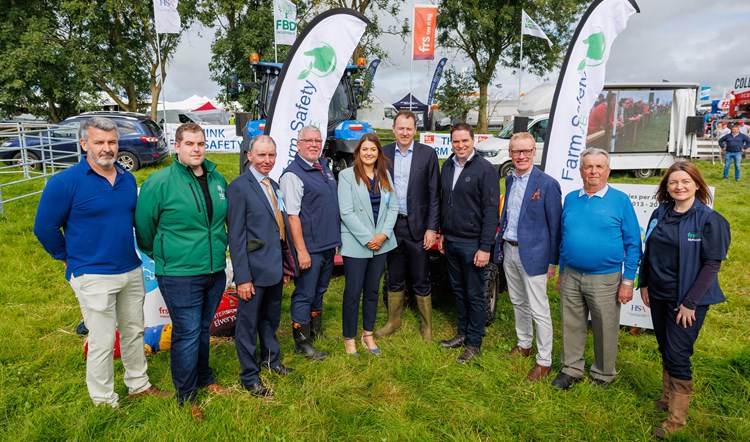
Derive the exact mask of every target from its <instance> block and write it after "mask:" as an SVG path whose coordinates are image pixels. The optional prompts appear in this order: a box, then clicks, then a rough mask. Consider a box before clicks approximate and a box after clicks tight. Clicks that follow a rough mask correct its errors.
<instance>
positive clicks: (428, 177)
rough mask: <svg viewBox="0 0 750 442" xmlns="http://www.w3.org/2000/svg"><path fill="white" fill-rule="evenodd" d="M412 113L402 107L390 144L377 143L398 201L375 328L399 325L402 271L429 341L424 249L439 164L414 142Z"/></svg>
mask: <svg viewBox="0 0 750 442" xmlns="http://www.w3.org/2000/svg"><path fill="white" fill-rule="evenodd" d="M416 131H417V117H416V116H415V115H414V113H413V112H412V111H409V110H402V111H399V113H398V114H396V118H394V120H393V134H394V135H395V136H396V142H395V143H391V144H388V145H386V146H383V153H384V154H385V156H386V157H388V159H389V160H390V162H389V166H388V170H389V171H390V172H391V176H392V177H393V186H394V191H395V194H396V202H397V203H398V219H397V220H396V225H395V226H394V228H393V232H394V233H395V235H396V241H397V244H398V246H397V247H396V248H395V249H394V250H391V251H390V252H389V253H388V278H387V281H386V285H387V287H388V323H387V324H386V325H385V326H384V327H383V328H381V329H380V330H378V331H377V332H376V334H377V335H379V336H389V335H391V334H392V333H393V332H395V331H396V330H397V329H398V328H399V327H401V313H402V310H403V303H404V289H405V288H406V279H407V274H408V275H409V279H410V280H411V288H412V292H413V293H414V295H416V298H417V306H418V307H419V314H420V316H421V317H422V337H423V338H424V339H425V340H427V341H431V340H432V296H431V291H432V284H431V283H430V275H429V270H428V268H429V256H428V254H427V251H428V250H429V249H430V248H431V247H432V246H433V245H434V244H435V241H436V236H437V229H438V226H439V224H440V167H439V165H438V157H437V154H436V153H435V149H433V148H432V147H430V146H426V145H424V144H421V143H417V142H415V141H414V134H415V133H416Z"/></svg>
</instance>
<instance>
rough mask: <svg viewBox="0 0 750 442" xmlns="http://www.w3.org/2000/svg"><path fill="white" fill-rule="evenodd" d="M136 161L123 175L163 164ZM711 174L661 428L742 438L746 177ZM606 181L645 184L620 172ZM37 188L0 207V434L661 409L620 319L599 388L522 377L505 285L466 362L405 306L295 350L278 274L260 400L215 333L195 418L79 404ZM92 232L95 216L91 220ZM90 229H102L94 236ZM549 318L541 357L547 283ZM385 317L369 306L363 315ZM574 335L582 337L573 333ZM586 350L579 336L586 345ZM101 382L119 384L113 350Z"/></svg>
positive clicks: (74, 310) (604, 428)
mask: <svg viewBox="0 0 750 442" xmlns="http://www.w3.org/2000/svg"><path fill="white" fill-rule="evenodd" d="M211 159H212V160H214V161H216V162H218V163H219V170H220V171H221V172H222V173H223V174H224V175H225V176H226V177H227V179H228V180H231V179H233V178H234V177H236V176H237V174H238V172H237V158H236V156H235V155H212V156H211ZM166 164H168V162H165V163H164V164H162V165H160V166H158V167H149V168H145V169H143V170H141V171H139V172H137V173H136V176H137V178H138V181H139V183H141V182H143V180H144V179H145V178H146V177H147V176H148V174H150V173H152V172H153V171H155V170H157V169H158V168H160V167H163V166H165V165H166ZM700 167H701V170H702V171H703V173H704V174H705V176H706V178H707V180H708V181H709V183H710V184H711V185H714V186H716V196H717V201H716V208H717V209H718V210H719V211H720V212H721V213H722V214H724V215H725V216H726V218H727V219H728V220H729V221H730V223H731V225H732V234H733V235H732V247H731V249H730V256H729V259H728V260H727V261H726V262H725V264H724V266H723V268H722V271H721V274H720V279H721V282H722V286H723V288H724V290H725V292H726V294H727V297H728V301H727V302H726V303H724V304H721V305H719V306H716V307H712V308H711V311H710V312H709V314H708V318H707V320H706V323H705V326H704V329H703V331H702V332H701V337H700V339H699V340H698V343H697V346H696V352H695V356H694V357H693V364H694V373H695V394H694V396H693V401H692V403H691V407H690V411H689V416H688V419H689V421H688V427H687V429H686V431H684V432H682V433H681V434H680V435H679V436H678V437H675V438H674V439H675V440H695V441H700V440H737V441H742V440H750V422H748V419H750V405H749V404H750V381H749V380H748V379H749V378H750V315H749V314H750V302H749V301H748V289H747V287H748V286H750V273H749V272H748V271H747V265H748V263H750V235H748V234H747V233H746V232H747V227H746V226H750V214H749V213H748V210H747V208H746V207H747V206H746V202H747V201H748V199H750V190H749V189H748V187H747V186H748V183H750V168H747V167H744V170H743V174H744V177H746V178H744V179H745V180H746V181H745V182H741V183H740V184H735V183H734V182H733V181H729V182H726V181H722V180H721V171H722V170H721V166H720V165H718V164H717V165H711V164H710V163H705V162H703V163H700ZM612 181H614V182H623V183H655V182H657V181H658V178H651V179H645V180H636V179H633V178H629V177H626V176H624V175H617V176H614V177H613V178H612ZM37 202H38V197H32V198H28V199H25V200H22V201H17V202H12V203H9V204H8V205H6V206H5V215H3V216H0V229H2V232H3V241H2V245H0V250H2V256H3V259H2V262H1V263H0V274H2V284H0V306H1V308H2V312H3V316H2V320H0V336H2V340H1V341H0V342H1V343H2V344H0V439H2V440H90V439H97V440H111V439H115V440H137V441H140V440H219V439H221V440H235V439H239V440H288V441H291V440H353V441H372V440H380V441H402V440H441V441H442V440H447V441H464V440H471V441H496V440H539V441H545V440H569V441H578V440H627V441H630V440H649V439H650V438H651V437H650V434H651V427H652V426H653V425H655V424H658V423H659V422H661V421H662V420H663V419H664V418H665V415H664V414H663V413H661V412H658V411H655V410H654V409H653V408H652V403H653V401H654V400H655V399H657V398H658V396H659V394H660V387H661V383H660V380H661V367H660V365H659V364H660V362H659V355H658V352H657V350H656V342H655V339H654V336H653V335H652V334H650V333H644V334H641V335H638V336H631V335H630V334H629V333H627V332H626V331H623V333H621V336H620V353H619V357H618V370H619V376H618V378H617V379H616V381H615V383H614V384H613V385H611V386H610V387H609V388H607V389H600V388H597V387H595V386H594V385H593V384H592V383H590V382H584V383H582V384H579V385H577V386H575V387H574V388H572V389H571V390H570V391H567V392H561V391H558V390H556V389H555V388H553V387H551V386H550V385H549V380H547V381H543V382H540V383H538V384H530V383H528V382H526V381H525V380H524V378H525V376H526V374H527V373H528V371H529V369H530V368H531V367H532V365H533V363H534V361H533V360H532V359H524V358H513V359H511V358H509V357H507V356H506V353H507V351H508V350H509V349H510V348H511V347H512V346H513V345H514V344H515V334H514V327H513V312H512V307H511V305H510V302H509V300H508V299H507V296H504V297H503V298H502V299H501V302H500V303H499V307H498V309H499V311H498V319H497V321H496V322H495V324H494V325H492V326H491V327H489V328H488V329H487V338H486V339H485V344H484V346H483V349H482V350H483V356H482V358H481V359H480V360H479V362H478V363H475V364H473V365H471V366H459V365H456V364H455V363H454V360H455V358H456V356H457V355H458V353H457V351H448V350H443V349H441V348H439V347H438V345H437V344H436V343H425V342H423V341H422V340H421V338H420V337H419V319H418V314H417V313H415V312H413V311H411V310H406V311H405V313H404V315H405V325H404V327H403V329H402V330H400V331H399V332H398V333H396V335H394V336H393V337H391V338H389V339H381V340H379V341H378V343H379V345H380V346H381V348H382V351H383V355H382V356H381V357H374V356H369V355H367V354H365V353H364V352H363V351H361V350H360V354H361V356H360V357H359V358H351V357H347V356H346V355H344V352H343V348H342V347H343V345H342V343H341V342H340V341H332V340H331V341H324V342H322V344H321V345H320V346H321V348H322V349H324V350H326V351H328V352H329V353H330V354H331V355H330V356H329V357H328V358H327V359H326V360H324V361H322V362H315V363H313V362H308V361H306V360H305V359H304V358H302V357H300V356H298V355H295V354H294V353H293V347H294V344H293V341H292V337H291V330H290V326H289V296H290V293H291V290H290V288H287V289H285V291H284V310H283V313H282V325H281V327H280V329H279V339H280V342H281V350H282V353H283V357H282V358H283V362H284V363H285V364H286V365H288V366H290V367H293V368H295V369H296V371H295V372H294V373H293V374H291V375H290V376H289V377H287V378H279V377H277V376H270V375H267V374H264V375H263V379H264V381H265V382H266V383H267V384H269V385H270V386H272V388H273V390H274V391H275V393H276V396H275V398H273V399H270V400H259V399H257V398H254V397H252V396H250V395H249V394H247V393H246V392H244V391H243V390H241V388H239V387H238V382H239V381H238V374H239V364H238V362H237V356H236V353H235V349H234V343H233V341H232V340H230V339H217V340H215V342H214V345H213V347H212V358H211V360H212V366H213V367H214V369H215V373H216V376H217V379H218V381H219V382H220V383H221V384H223V385H233V386H235V387H234V391H233V393H232V394H231V395H230V396H226V397H215V398H209V397H207V396H206V395H205V394H204V393H201V395H200V396H199V400H200V404H201V407H202V408H203V410H204V414H205V416H206V419H205V421H204V422H202V423H200V424H198V423H195V422H193V421H192V419H191V418H190V415H189V414H188V412H187V410H184V409H180V408H179V407H178V406H177V405H176V404H175V402H174V401H171V400H158V399H151V398H144V399H142V400H137V401H127V400H122V401H121V406H120V408H118V409H111V408H109V407H98V408H97V407H94V406H92V404H91V402H90V399H89V397H88V394H87V392H86V384H85V379H84V373H85V360H84V359H83V351H82V346H83V338H81V337H79V336H77V335H75V334H74V332H73V331H74V329H75V326H76V324H77V323H78V321H79V319H80V311H79V309H78V304H77V302H76V300H75V297H74V295H73V293H72V290H71V289H70V287H69V286H68V284H67V283H66V281H65V280H64V277H63V271H62V265H61V264H60V263H58V262H56V261H53V260H52V259H51V258H49V257H48V256H47V255H46V254H45V252H44V251H43V250H42V248H41V247H40V246H39V244H38V243H37V242H36V239H35V238H34V235H33V233H32V224H33V220H34V214H35V212H36V205H37ZM92 235H96V226H92ZM100 240H101V241H102V242H103V243H106V238H101V239H100ZM343 284H344V281H343V277H342V276H340V274H339V275H337V276H336V277H335V278H334V280H333V281H332V284H331V287H330V289H329V291H328V293H327V294H326V297H325V320H324V327H325V328H324V329H325V331H326V333H327V334H328V335H329V336H331V337H338V336H340V333H341V332H340V330H341V295H342V291H343ZM549 296H550V304H551V307H552V317H553V322H554V326H555V342H554V356H553V359H554V366H553V368H554V371H555V372H556V371H558V370H559V368H560V366H559V356H560V350H561V341H560V321H559V318H560V312H559V297H558V295H557V293H556V292H555V290H554V284H553V281H550V285H549ZM435 304H436V312H435V318H434V323H435V336H436V339H442V338H446V337H449V336H451V335H452V333H453V331H454V324H455V318H454V313H453V309H452V299H437V300H436V302H435ZM384 320H385V311H384V309H383V308H382V306H381V307H380V310H379V312H378V322H377V324H378V326H379V325H381V324H382V323H383V322H384ZM589 339H590V338H589ZM586 358H587V361H589V363H590V362H591V360H592V358H593V353H592V350H591V346H590V345H589V347H588V349H587V353H586ZM115 367H116V369H115V372H116V389H117V392H118V393H119V394H120V396H121V397H124V396H125V395H126V394H127V391H126V389H125V387H124V385H123V383H122V366H121V364H120V362H119V361H117V363H116V366H115ZM149 375H150V377H151V380H152V382H154V383H155V384H156V385H158V386H159V387H163V388H165V389H168V390H173V386H172V383H171V378H170V373H169V354H168V353H167V352H161V353H158V354H156V355H153V356H150V357H149Z"/></svg>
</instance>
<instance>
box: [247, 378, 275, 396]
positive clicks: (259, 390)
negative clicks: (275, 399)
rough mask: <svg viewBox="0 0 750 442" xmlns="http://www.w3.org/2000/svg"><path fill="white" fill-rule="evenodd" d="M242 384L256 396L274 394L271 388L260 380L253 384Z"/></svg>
mask: <svg viewBox="0 0 750 442" xmlns="http://www.w3.org/2000/svg"><path fill="white" fill-rule="evenodd" d="M242 386H243V387H244V388H245V390H247V391H249V392H250V394H252V395H253V396H256V397H271V396H273V391H271V389H270V388H268V387H266V386H265V385H263V382H261V381H258V382H256V383H254V384H252V385H245V384H242Z"/></svg>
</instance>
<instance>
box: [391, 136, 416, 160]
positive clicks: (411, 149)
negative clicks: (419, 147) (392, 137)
mask: <svg viewBox="0 0 750 442" xmlns="http://www.w3.org/2000/svg"><path fill="white" fill-rule="evenodd" d="M395 152H398V154H399V155H401V156H403V157H405V156H407V155H408V154H409V153H410V152H411V153H413V152H414V140H411V144H409V148H408V149H406V153H403V151H402V150H401V148H400V147H398V143H395Z"/></svg>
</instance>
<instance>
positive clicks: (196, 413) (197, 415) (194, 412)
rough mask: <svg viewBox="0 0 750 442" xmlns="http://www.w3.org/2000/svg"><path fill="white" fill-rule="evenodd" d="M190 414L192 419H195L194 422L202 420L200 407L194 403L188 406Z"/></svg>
mask: <svg viewBox="0 0 750 442" xmlns="http://www.w3.org/2000/svg"><path fill="white" fill-rule="evenodd" d="M190 415H191V416H193V419H195V421H196V422H201V421H203V412H201V409H200V407H198V406H197V405H195V404H193V405H191V406H190Z"/></svg>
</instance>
